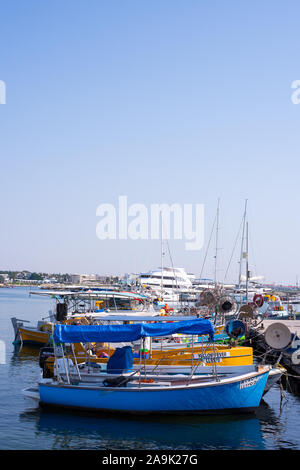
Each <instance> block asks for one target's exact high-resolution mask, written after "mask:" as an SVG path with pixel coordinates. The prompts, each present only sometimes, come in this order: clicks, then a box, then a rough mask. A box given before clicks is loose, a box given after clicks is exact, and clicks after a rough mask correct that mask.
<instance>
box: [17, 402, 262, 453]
mask: <svg viewBox="0 0 300 470" xmlns="http://www.w3.org/2000/svg"><path fill="white" fill-rule="evenodd" d="M20 419H21V420H22V421H24V420H25V421H31V422H32V421H36V428H37V430H36V435H38V438H39V440H40V441H42V440H43V439H45V438H46V441H47V442H49V437H50V438H51V437H52V442H53V444H52V448H53V449H56V448H57V449H62V448H63V449H75V448H76V449H168V448H170V449H178V450H179V449H263V448H264V442H263V437H262V433H261V426H260V421H259V419H258V418H257V417H256V416H255V414H254V415H253V414H249V415H231V416H213V417H212V416H185V417H183V416H182V417H180V416H179V417H178V416H157V417H155V416H152V417H147V418H145V416H143V417H137V416H134V417H132V416H127V417H125V416H120V415H118V416H117V417H116V416H112V415H111V414H110V415H109V414H98V415H97V416H95V415H94V414H93V415H92V414H90V413H83V412H82V413H78V411H77V412H76V413H74V412H73V413H72V412H71V411H68V412H59V413H58V412H56V411H54V410H48V409H47V410H46V409H41V408H37V409H35V410H32V411H27V412H25V413H22V414H21V415H20Z"/></svg>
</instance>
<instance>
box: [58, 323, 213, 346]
mask: <svg viewBox="0 0 300 470" xmlns="http://www.w3.org/2000/svg"><path fill="white" fill-rule="evenodd" d="M174 333H181V334H185V335H209V337H210V340H211V341H213V340H214V328H213V325H212V323H211V322H210V321H209V320H204V319H197V320H189V321H177V322H176V321H174V322H172V323H136V324H130V325H63V324H59V325H56V327H55V331H54V341H55V342H56V343H93V342H97V343H103V342H107V343H119V342H123V341H124V342H131V341H136V340H138V339H140V338H143V337H145V336H152V337H153V336H169V335H172V334H174Z"/></svg>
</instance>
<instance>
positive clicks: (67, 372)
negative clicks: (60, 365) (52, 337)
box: [61, 345, 70, 384]
mask: <svg viewBox="0 0 300 470" xmlns="http://www.w3.org/2000/svg"><path fill="white" fill-rule="evenodd" d="M61 350H62V355H63V361H64V368H65V373H66V376H67V381H68V384H69V383H70V376H69V370H68V366H69V359H68V358H67V367H66V363H65V353H64V345H62V348H61Z"/></svg>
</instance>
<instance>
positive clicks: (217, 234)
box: [214, 198, 220, 289]
mask: <svg viewBox="0 0 300 470" xmlns="http://www.w3.org/2000/svg"><path fill="white" fill-rule="evenodd" d="M219 212H220V198H219V199H218V207H217V228H216V251H215V276H214V280H215V289H216V288H217V256H218V238H219Z"/></svg>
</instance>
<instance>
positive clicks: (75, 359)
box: [71, 343, 81, 380]
mask: <svg viewBox="0 0 300 470" xmlns="http://www.w3.org/2000/svg"><path fill="white" fill-rule="evenodd" d="M71 347H72V353H73V357H74V361H75V366H76V370H77V374H78V377H79V380H81V375H80V372H79V367H78V362H77V357H76V354H75V351H74V344H73V343H72V346H71Z"/></svg>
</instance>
